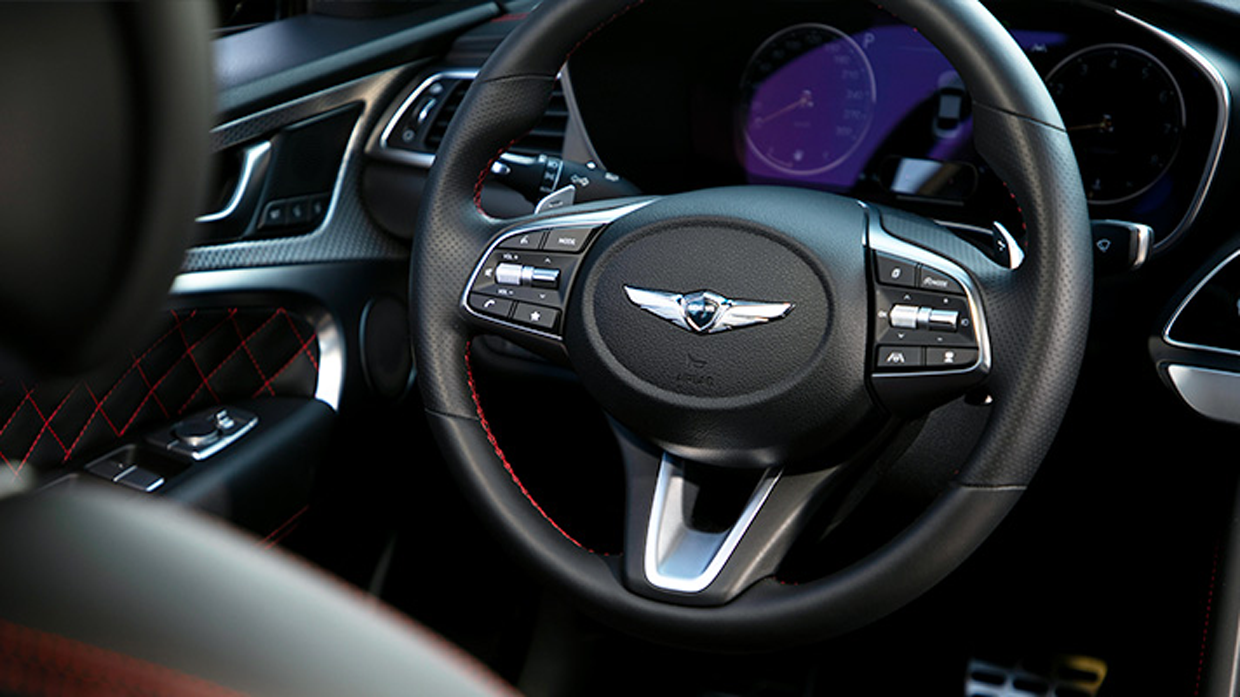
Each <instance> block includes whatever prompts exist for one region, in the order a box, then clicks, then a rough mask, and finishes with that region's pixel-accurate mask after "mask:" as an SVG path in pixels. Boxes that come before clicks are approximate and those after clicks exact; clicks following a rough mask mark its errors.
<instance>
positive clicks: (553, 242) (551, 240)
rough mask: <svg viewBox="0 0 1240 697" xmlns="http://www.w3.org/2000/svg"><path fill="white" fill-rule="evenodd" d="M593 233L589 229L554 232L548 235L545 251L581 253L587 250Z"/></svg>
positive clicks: (544, 243)
mask: <svg viewBox="0 0 1240 697" xmlns="http://www.w3.org/2000/svg"><path fill="white" fill-rule="evenodd" d="M591 232H593V230H591V229H589V228H577V229H572V228H568V229H564V230H552V231H551V232H549V233H548V234H547V239H546V241H545V242H543V249H545V250H547V251H549V252H569V253H576V252H580V251H581V250H583V249H585V246H586V242H587V241H588V240H589V239H590V233H591Z"/></svg>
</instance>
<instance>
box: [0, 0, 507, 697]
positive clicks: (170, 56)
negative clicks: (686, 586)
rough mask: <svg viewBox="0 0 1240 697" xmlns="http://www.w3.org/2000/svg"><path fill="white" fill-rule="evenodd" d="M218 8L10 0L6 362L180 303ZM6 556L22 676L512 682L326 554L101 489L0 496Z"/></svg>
mask: <svg viewBox="0 0 1240 697" xmlns="http://www.w3.org/2000/svg"><path fill="white" fill-rule="evenodd" d="M210 13H211V6H210V5H209V4H208V3H206V2H200V3H189V2H177V3H170V2H164V1H163V0H154V1H150V2H120V3H0V94H3V98H0V167H3V175H0V317H3V322H2V323H0V375H2V376H4V377H5V378H11V377H13V376H14V375H15V374H17V375H29V374H32V373H36V374H37V373H38V372H41V371H42V372H58V373H60V374H68V373H72V372H74V371H77V370H80V369H83V368H85V367H88V366H90V365H91V364H93V363H95V362H98V361H99V360H100V359H102V358H105V357H107V356H109V355H111V354H112V353H115V352H118V351H119V350H120V349H121V347H122V346H123V345H124V344H125V343H127V342H128V341H130V338H131V337H132V336H134V335H135V334H138V333H140V332H141V330H142V329H143V328H144V324H145V322H146V321H147V320H148V318H153V317H154V316H155V314H156V310H157V309H158V308H159V307H160V305H162V303H163V302H164V297H165V295H166V292H167V289H168V287H169V284H170V283H171V281H172V278H173V276H174V275H175V274H176V273H177V270H178V267H179V265H180V262H181V260H182V258H183V256H184V252H185V247H186V245H187V244H188V242H189V231H190V229H191V221H192V219H193V216H194V214H195V212H196V210H197V208H198V203H199V199H200V198H201V192H202V190H203V189H204V184H205V181H206V180H205V177H206V173H207V169H208V167H207V160H206V152H207V147H206V145H207V133H208V130H209V128H210V125H211V120H212V119H213V118H214V114H215V109H214V105H213V101H214V88H213V82H214V80H213V77H212V70H211V64H210V60H209V50H208V38H209V36H210ZM7 474H8V472H7V471H6V472H5V475H7ZM7 482H8V479H7V478H5V479H4V481H0V488H2V487H4V486H5V485H6V484H7ZM0 565H3V566H2V568H3V571H2V572H0V693H3V694H8V695H115V694H120V695H126V694H132V695H228V694H236V693H248V694H254V695H289V696H290V697H292V696H297V697H305V696H306V695H332V696H337V695H410V694H434V695H438V694H460V695H492V694H504V693H509V692H511V688H508V687H507V686H505V685H504V684H503V683H502V681H500V680H499V679H498V678H496V677H494V676H493V675H492V674H490V673H489V672H488V671H487V669H486V668H485V667H483V666H482V665H481V664H479V663H477V662H475V661H473V660H472V659H470V658H469V657H467V656H466V655H464V654H463V653H462V652H460V651H458V650H456V649H455V648H453V647H452V646H450V645H448V644H447V643H446V642H444V641H443V640H441V639H438V638H437V637H435V636H434V635H432V634H431V633H430V632H428V631H426V630H423V629H421V628H419V627H418V626H416V625H415V624H414V623H413V622H412V621H410V620H408V619H407V618H405V617H403V616H401V615H400V614H399V613H397V612H395V611H394V610H391V609H389V608H387V607H385V606H383V605H382V604H381V603H379V602H378V601H376V600H375V599H373V598H370V597H368V596H365V595H364V594H362V593H360V592H359V591H356V590H354V589H352V588H350V587H347V586H346V585H344V584H343V583H340V582H337V581H334V580H332V579H330V578H328V577H327V576H325V575H324V574H322V573H320V572H318V571H316V570H315V569H313V568H311V567H310V566H308V565H306V564H304V563H302V562H300V561H298V560H296V559H294V558H292V557H290V556H287V555H285V554H283V553H282V552H280V551H278V550H276V551H272V550H264V549H260V548H259V547H258V546H257V545H256V540H253V539H250V538H248V537H246V536H243V535H242V534H240V533H238V532H235V531H233V530H231V529H228V528H225V527H224V526H223V525H221V524H218V523H216V522H213V521H212V520H209V519H207V518H205V517H200V516H197V515H195V514H192V513H190V512H188V511H185V510H181V509H178V508H175V507H173V506H171V505H169V504H161V503H157V502H155V501H153V500H150V499H149V498H146V497H141V496H125V495H122V494H118V493H115V492H112V491H106V490H104V488H103V487H102V486H91V485H90V484H88V483H74V482H72V481H69V482H68V483H66V484H61V485H56V486H54V487H53V488H52V489H50V490H47V491H44V492H40V493H35V494H28V493H27V494H23V493H16V494H13V493H10V495H8V496H7V497H5V496H3V495H2V494H0Z"/></svg>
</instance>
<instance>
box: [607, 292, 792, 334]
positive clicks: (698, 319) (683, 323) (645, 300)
mask: <svg viewBox="0 0 1240 697" xmlns="http://www.w3.org/2000/svg"><path fill="white" fill-rule="evenodd" d="M624 292H625V294H627V295H628V296H629V300H630V301H631V302H632V303H633V304H634V305H637V306H638V307H640V308H641V309H643V310H645V311H646V312H649V313H650V314H652V315H654V316H655V317H661V318H662V319H665V320H667V321H669V322H671V323H672V324H674V325H676V326H677V327H680V328H681V329H687V330H689V331H691V332H695V333H697V334H714V333H716V332H723V331H727V330H729V329H739V328H740V327H748V326H750V325H752V324H765V323H766V322H773V321H775V320H777V319H783V318H784V317H786V316H788V313H789V312H792V308H793V307H795V306H794V305H793V304H792V303H769V302H756V301H753V300H731V299H729V298H725V297H723V296H722V295H720V294H718V293H715V292H713V291H709V290H699V291H695V292H693V293H670V292H668V291H665V290H651V289H648V288H634V287H633V286H625V287H624Z"/></svg>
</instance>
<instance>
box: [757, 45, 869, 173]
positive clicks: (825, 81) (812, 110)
mask: <svg viewBox="0 0 1240 697" xmlns="http://www.w3.org/2000/svg"><path fill="white" fill-rule="evenodd" d="M877 96H878V95H877V88H876V84H875V79H874V70H873V68H872V66H871V65H870V61H869V59H868V58H867V57H866V55H865V52H864V51H862V49H861V47H860V46H859V45H857V42H856V41H854V40H853V39H852V38H851V37H849V36H848V35H847V34H844V33H843V32H841V31H840V30H838V29H836V28H834V27H830V26H827V25H825V24H799V25H796V26H793V27H789V28H787V29H784V30H782V31H780V32H779V33H777V34H775V35H774V36H772V37H771V38H769V39H767V40H766V41H765V42H764V43H763V44H762V45H761V46H760V47H758V50H757V51H756V52H755V53H754V56H753V58H751V59H750V61H749V65H748V67H747V68H746V69H745V72H744V73H743V75H742V77H741V100H740V103H741V104H742V105H744V107H745V109H746V110H747V113H745V114H744V115H743V116H742V119H741V120H740V121H741V128H742V130H743V140H744V144H745V148H746V151H747V152H746V160H747V161H752V160H754V159H756V160H757V162H756V163H755V164H760V165H761V166H763V167H767V168H770V169H771V170H773V172H772V173H773V174H780V175H785V176H791V177H798V178H800V177H811V176H814V175H818V174H822V173H824V172H828V171H830V170H832V169H834V168H836V167H838V166H839V165H840V164H841V163H843V162H844V161H845V160H847V159H848V158H849V156H851V155H852V154H853V153H854V152H855V151H856V150H857V148H858V147H859V146H860V145H861V143H862V142H863V141H864V140H865V137H866V134H867V133H868V132H869V130H870V126H871V124H872V123H873V121H874V116H875V110H876V102H877Z"/></svg>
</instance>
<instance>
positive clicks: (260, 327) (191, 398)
mask: <svg viewBox="0 0 1240 697" xmlns="http://www.w3.org/2000/svg"><path fill="white" fill-rule="evenodd" d="M232 312H233V313H234V314H235V313H236V308H234V309H233V310H232ZM276 316H277V313H275V312H273V313H271V316H270V317H268V318H267V321H265V322H263V323H262V324H260V325H258V329H255V330H254V331H252V332H250V334H249V336H247V337H245V338H244V339H242V340H241V346H238V347H237V348H235V349H233V350H232V353H230V354H228V355H227V356H225V357H224V360H222V361H220V364H219V365H217V366H215V369H214V370H212V371H211V374H210V375H208V376H207V380H210V379H211V378H213V377H215V374H216V373H218V372H220V369H221V368H223V367H224V366H226V365H228V362H229V361H231V360H232V359H233V356H235V355H237V352H238V351H240V350H241V348H242V346H245V343H246V342H247V341H249V340H250V339H253V338H254V336H255V335H256V334H258V333H259V332H261V331H262V330H263V329H265V328H266V327H267V325H268V324H271V322H272V320H274V319H275V318H276ZM230 318H231V316H230ZM204 338H206V337H204ZM203 384H206V383H205V382H204V383H203ZM201 391H202V385H199V386H198V389H196V390H194V393H193V394H191V395H190V396H189V399H187V400H185V404H182V405H181V408H180V409H178V410H177V413H178V414H180V413H183V412H184V411H185V409H186V408H187V407H189V405H190V403H191V402H193V401H194V398H195V397H197V396H198V393H199V392H201ZM259 391H260V392H261V391H262V390H261V389H260V390H259ZM216 401H217V402H218V401H219V398H218V397H217V398H216Z"/></svg>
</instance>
